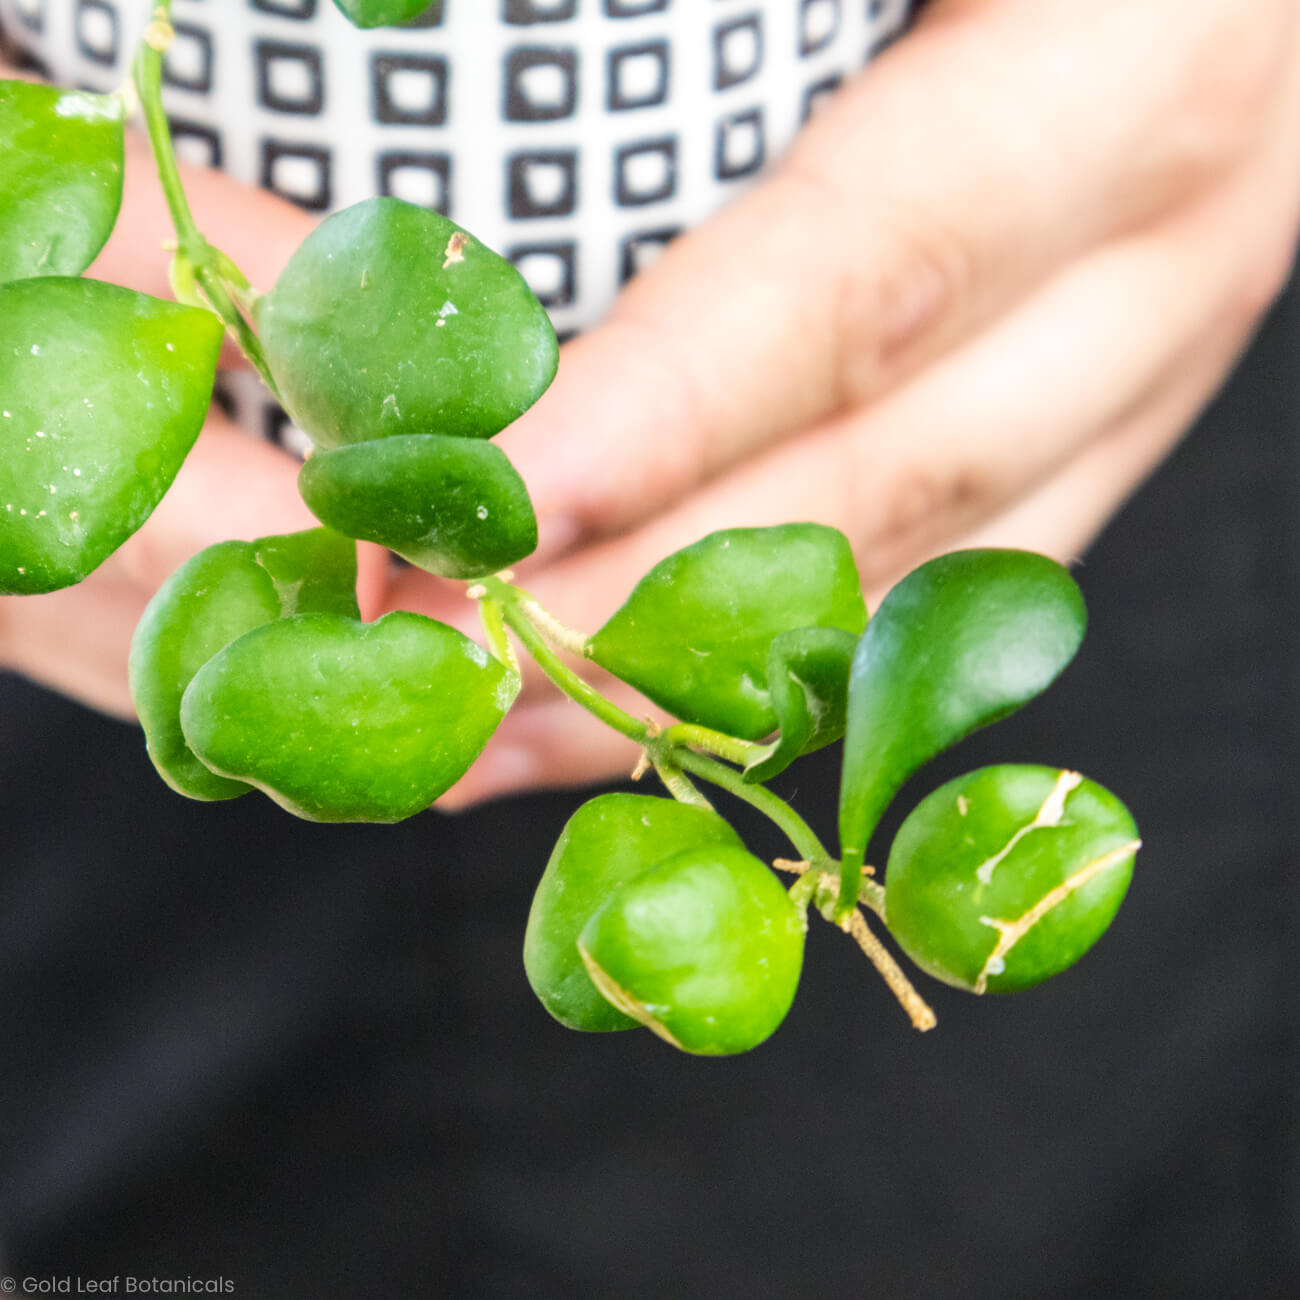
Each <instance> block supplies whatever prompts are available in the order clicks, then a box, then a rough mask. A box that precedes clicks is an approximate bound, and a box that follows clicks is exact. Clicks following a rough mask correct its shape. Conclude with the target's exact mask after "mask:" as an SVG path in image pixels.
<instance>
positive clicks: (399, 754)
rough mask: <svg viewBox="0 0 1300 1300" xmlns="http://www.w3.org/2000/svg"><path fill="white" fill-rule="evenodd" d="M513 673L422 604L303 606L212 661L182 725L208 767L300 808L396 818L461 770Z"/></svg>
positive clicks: (331, 817) (303, 813)
mask: <svg viewBox="0 0 1300 1300" xmlns="http://www.w3.org/2000/svg"><path fill="white" fill-rule="evenodd" d="M515 686H516V681H515V678H514V676H513V674H507V672H506V670H505V669H504V668H502V666H501V665H500V664H499V663H498V662H497V661H496V660H495V659H492V658H490V657H489V656H488V654H487V652H486V651H484V650H483V649H482V648H481V647H479V646H477V645H475V643H474V642H473V641H471V640H470V639H469V638H468V637H466V636H462V635H461V633H459V632H457V631H456V630H455V629H454V628H450V627H448V626H446V624H444V623H437V622H435V621H434V620H433V619H429V618H424V617H423V616H422V615H419V614H410V613H406V612H405V611H398V612H397V613H394V614H386V615H385V616H384V617H383V618H381V619H379V620H378V622H375V623H358V622H356V621H355V620H352V619H348V618H342V617H340V616H338V615H333V614H299V615H296V616H295V617H293V618H286V619H280V620H279V621H277V622H273V623H267V624H266V625H264V626H262V627H259V628H255V629H254V630H253V631H251V632H248V633H246V634H245V635H244V636H242V637H240V638H239V639H238V640H237V641H232V642H231V643H230V644H229V645H228V646H226V648H225V649H224V650H222V651H220V652H219V653H218V654H217V655H216V656H215V657H214V658H212V659H210V660H208V662H207V663H206V664H205V665H204V666H203V667H202V668H200V669H199V671H198V672H197V673H196V674H195V676H194V679H193V681H191V682H190V684H189V687H188V688H187V689H186V691H185V695H184V697H183V698H182V700H181V727H182V729H183V731H184V733H185V740H186V742H187V743H188V744H189V746H190V748H191V749H192V750H193V751H194V752H195V753H196V754H197V755H198V756H199V758H201V759H202V760H203V762H204V763H206V764H207V766H208V767H210V768H212V770H213V771H215V772H219V773H221V774H222V775H224V776H229V777H231V778H232V779H234V780H236V781H245V782H247V783H248V784H249V785H254V786H257V787H258V788H259V789H260V790H263V791H265V793H266V794H268V795H269V796H270V797H271V798H272V799H274V800H275V801H276V803H278V804H280V805H281V806H282V807H284V808H287V809H288V810H289V811H290V812H292V813H295V814H297V816H299V817H304V818H306V819H307V820H309V821H321V822H346V821H368V822H395V821H401V820H402V819H403V818H405V817H410V816H411V815H412V814H414V813H417V812H419V811H420V810H421V809H422V808H425V807H427V806H428V805H429V804H431V803H432V802H433V801H434V800H435V799H436V798H437V797H438V796H439V795H440V794H442V793H443V792H444V791H446V790H447V789H448V788H449V787H450V786H451V785H452V784H454V783H455V782H456V781H457V780H458V779H459V778H460V777H461V776H462V775H463V774H464V773H465V771H466V770H467V769H468V768H469V766H470V764H471V763H472V762H473V761H474V759H475V758H476V757H477V756H478V754H479V751H480V750H482V748H483V746H484V745H485V744H486V743H487V740H488V737H489V736H491V734H492V732H493V731H494V730H495V729H496V727H497V724H498V723H499V722H500V721H501V719H502V717H503V716H504V715H505V711H506V709H507V708H508V707H509V704H510V701H511V699H512V698H513V694H514V690H515Z"/></svg>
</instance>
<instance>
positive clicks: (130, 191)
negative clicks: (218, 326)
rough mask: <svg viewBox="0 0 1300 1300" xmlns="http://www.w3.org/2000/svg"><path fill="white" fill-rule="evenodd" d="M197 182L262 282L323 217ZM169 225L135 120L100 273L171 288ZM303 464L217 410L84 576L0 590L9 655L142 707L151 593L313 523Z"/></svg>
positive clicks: (109, 702)
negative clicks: (140, 669) (138, 631)
mask: <svg viewBox="0 0 1300 1300" xmlns="http://www.w3.org/2000/svg"><path fill="white" fill-rule="evenodd" d="M4 75H7V74H6V72H5V70H3V69H0V76H4ZM185 183H186V190H187V193H188V195H189V197H190V201H191V204H192V206H193V207H194V209H195V212H196V214H197V216H198V218H199V221H200V222H201V223H203V224H204V225H205V228H206V229H208V230H209V231H211V232H212V233H213V238H214V240H215V242H216V243H217V244H218V246H219V247H222V248H223V250H224V251H226V252H227V253H229V254H230V255H231V256H232V257H233V258H234V259H235V260H236V262H237V263H239V264H240V265H241V266H243V267H244V269H245V270H246V272H247V273H248V274H249V275H250V277H252V278H253V280H254V283H256V284H261V285H269V284H270V283H271V282H272V281H273V280H274V278H275V276H276V274H277V273H278V271H279V269H280V266H281V265H282V264H283V263H284V262H285V261H287V260H288V257H289V255H290V253H291V252H292V251H293V249H294V248H295V247H296V246H297V244H298V242H299V241H300V240H301V239H303V238H304V237H305V236H306V234H307V233H308V232H309V231H310V230H311V227H312V225H313V222H312V220H311V218H309V217H307V216H306V215H305V214H303V213H302V212H300V211H299V210H298V209H296V208H294V207H292V206H291V205H290V204H288V203H285V202H283V201H281V200H279V199H276V198H274V197H272V196H271V195H269V194H266V193H264V192H262V191H260V190H254V189H250V188H249V187H247V186H243V185H240V184H238V183H236V182H234V181H231V180H229V179H228V178H227V177H224V176H221V175H219V174H217V173H215V172H211V171H207V170H204V169H199V168H187V169H185ZM171 237H172V229H171V225H170V220H169V218H168V214H167V207H166V204H165V203H164V201H163V198H162V192H161V189H160V187H159V184H158V180H157V176H156V173H155V170H154V167H153V163H152V161H151V159H150V157H149V148H148V145H147V143H146V142H145V141H144V140H143V138H141V137H138V136H136V135H135V134H134V133H133V132H128V133H127V160H126V186H125V193H124V196H123V204H122V212H121V216H120V218H119V220H118V223H117V226H116V229H115V231H114V234H113V237H112V239H111V240H110V241H109V243H108V245H107V246H106V247H105V249H104V251H103V252H102V253H101V255H100V256H99V258H98V259H97V260H96V262H95V264H94V265H93V266H92V267H91V269H90V271H89V272H88V274H89V275H91V276H94V277H96V278H100V279H105V280H110V281H113V282H115V283H118V284H125V285H128V286H129V287H131V288H134V289H139V290H142V291H144V292H146V293H152V294H155V295H157V296H159V297H170V296H171V291H170V289H169V287H168V283H167V258H166V256H165V255H164V254H163V253H162V251H161V246H162V244H163V242H164V241H165V240H167V239H169V238H171ZM224 363H225V364H231V365H237V364H240V359H239V357H238V353H237V351H236V350H234V349H227V353H226V356H225V358H224ZM297 474H298V462H297V461H295V460H294V459H293V457H291V456H289V455H287V454H285V453H284V452H282V451H280V450H278V449H277V448H275V447H272V446H270V445H269V444H267V443H264V442H260V441H258V440H257V439H254V438H250V437H249V436H248V435H247V434H245V433H242V432H241V431H240V430H238V429H237V428H236V427H235V426H234V425H233V424H232V423H231V422H230V421H229V420H228V419H227V418H226V417H225V416H223V415H222V414H221V412H220V411H219V410H217V409H215V408H214V409H213V411H212V412H211V414H210V415H209V418H208V420H207V423H206V425H205V427H204V430H203V433H202V434H200V436H199V440H198V443H197V444H196V446H195V449H194V451H193V452H192V453H191V455H190V457H189V459H188V460H187V461H186V463H185V465H184V467H183V468H182V469H181V471H180V474H179V475H178V476H177V478H176V481H175V483H174V484H173V485H172V487H171V489H170V490H169V491H168V493H167V495H166V496H165V497H164V499H163V501H162V503H161V504H160V505H159V507H158V508H157V509H156V510H155V511H154V513H153V515H152V516H151V517H150V519H149V521H148V522H147V523H146V524H145V525H144V527H143V528H142V529H140V531H139V532H138V533H136V534H135V536H133V537H132V538H131V539H130V540H129V541H128V542H126V544H125V545H123V546H122V547H121V548H120V549H119V550H118V551H117V552H116V553H114V554H113V555H112V556H111V557H110V558H109V559H108V560H107V561H106V562H105V563H104V564H102V565H101V566H100V567H99V568H98V569H97V570H96V571H95V572H94V573H93V574H92V575H91V576H90V577H89V578H88V579H86V581H84V582H82V583H81V584H79V585H78V586H75V587H69V588H66V589H64V590H62V591H56V592H52V593H50V594H49V595H43V596H7V597H0V667H5V668H12V669H15V670H17V671H18V672H21V673H24V674H25V675H27V676H29V677H32V678H34V679H35V680H38V681H41V682H43V683H45V684H46V685H48V686H51V687H53V688H55V689H56V690H59V691H62V692H64V693H65V694H68V695H72V696H75V697H76V698H78V699H80V700H82V701H83V702H85V703H87V704H90V705H92V706H94V707H95V708H99V709H102V710H104V711H105V712H109V713H116V714H119V715H121V716H124V717H129V716H131V715H132V713H133V710H132V706H131V699H130V695H129V692H128V690H127V679H126V661H127V653H128V650H129V648H130V644H131V635H132V633H133V631H134V630H135V625H136V623H137V622H138V621H139V619H140V615H141V614H142V613H143V611H144V607H145V605H146V603H147V602H148V600H149V598H150V597H151V596H152V595H153V593H154V592H155V591H156V590H157V588H158V587H159V585H160V584H161V583H162V582H163V580H164V579H165V578H166V577H167V576H168V575H169V574H170V573H171V572H172V571H173V570H174V569H175V568H177V566H178V565H180V564H181V562H182V561H184V560H185V559H187V558H188V557H189V556H190V555H192V554H193V553H194V552H195V551H198V550H201V549H202V548H203V547H205V546H208V545H210V544H212V543H214V542H219V541H224V540H226V539H227V538H233V537H240V538H250V539H251V538H254V537H259V536H263V535H265V534H267V533H272V532H288V531H292V530H294V529H298V528H310V527H312V526H314V525H315V522H316V521H315V520H314V519H313V518H312V516H311V513H310V512H309V511H308V510H307V507H306V506H305V505H303V503H302V500H301V498H300V497H299V495H298V491H297ZM361 551H362V554H361V569H360V575H361V583H360V586H361V590H360V593H359V594H360V597H361V600H362V603H363V608H366V607H367V604H368V607H369V608H370V609H371V610H372V611H373V608H374V606H375V604H376V603H377V600H378V597H379V594H380V589H381V586H382V572H383V568H384V563H385V560H384V557H383V555H382V553H380V552H379V551H378V550H377V548H374V547H364V546H363V547H362V548H361Z"/></svg>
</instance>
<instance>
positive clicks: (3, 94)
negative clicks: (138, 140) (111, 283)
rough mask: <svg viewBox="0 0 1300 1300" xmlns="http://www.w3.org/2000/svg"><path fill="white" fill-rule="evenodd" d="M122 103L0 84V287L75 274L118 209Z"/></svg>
mask: <svg viewBox="0 0 1300 1300" xmlns="http://www.w3.org/2000/svg"><path fill="white" fill-rule="evenodd" d="M122 118H123V113H122V101H121V100H120V99H119V98H118V97H117V96H116V95H95V94H92V93H90V92H88V91H82V90H59V89H58V88H57V87H54V86H42V85H37V84H34V83H30V82H26V81H0V282H3V281H5V280H22V279H25V278H26V277H28V276H34V275H80V274H81V273H82V271H84V270H85V269H86V267H88V266H89V265H90V264H91V262H93V261H94V260H95V255H96V254H97V253H98V252H99V250H100V249H101V248H103V246H104V241H105V240H107V239H108V237H109V235H110V234H111V233H112V230H113V223H114V222H115V221H116V220H117V212H118V208H120V207H121V205H122Z"/></svg>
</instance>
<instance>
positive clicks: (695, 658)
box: [589, 524, 867, 740]
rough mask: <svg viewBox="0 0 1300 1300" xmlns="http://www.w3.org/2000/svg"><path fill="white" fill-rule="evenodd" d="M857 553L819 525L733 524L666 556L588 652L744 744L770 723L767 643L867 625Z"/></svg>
mask: <svg viewBox="0 0 1300 1300" xmlns="http://www.w3.org/2000/svg"><path fill="white" fill-rule="evenodd" d="M866 622H867V609H866V605H865V604H864V603H863V600H862V590H861V586H860V584H859V581H858V571H857V568H856V566H855V565H854V563H853V552H852V551H851V550H850V548H849V543H848V539H847V538H846V537H845V536H844V534H843V533H840V532H837V531H836V530H835V529H834V528H827V527H825V526H824V525H822V524H779V525H777V526H775V527H772V528H731V529H727V530H725V531H723V532H718V533H711V534H709V536H708V537H705V538H704V539H703V540H701V541H698V542H696V543H695V544H694V545H693V546H688V547H686V548H684V549H683V550H680V551H677V552H675V553H674V554H673V555H670V556H668V558H667V559H665V560H661V561H660V562H659V563H658V564H656V565H655V567H654V568H653V569H651V570H650V572H649V573H647V574H646V576H645V577H644V578H642V579H641V581H640V582H639V583H637V585H636V587H635V588H634V589H633V591H632V594H631V595H630V596H629V597H628V599H627V601H626V602H625V603H624V605H623V606H622V608H620V609H619V610H618V611H617V612H616V613H615V614H614V616H613V617H612V618H611V619H610V620H609V622H607V623H606V624H605V626H604V627H602V628H601V629H600V631H599V632H597V633H596V635H595V636H593V637H592V638H591V642H590V645H589V649H590V654H591V658H592V659H594V660H595V661H596V663H598V664H599V665H600V666H601V667H602V668H605V669H607V670H608V671H609V672H611V673H613V674H614V676H615V677H619V678H621V679H622V680H623V681H625V682H628V683H630V684H631V685H633V686H635V687H636V688H637V690H639V691H641V692H642V693H643V694H645V695H647V696H649V698H650V699H652V700H654V702H655V703H656V704H659V705H661V706H662V707H663V708H665V709H667V710H669V712H671V713H673V714H674V715H675V716H677V717H679V718H681V719H683V720H684V721H686V722H694V723H698V724H700V725H702V726H706V727H712V728H714V729H716V730H718V731H723V732H726V733H728V734H729V735H732V736H740V737H742V738H744V739H746V740H759V739H761V738H762V737H763V736H766V735H768V734H769V733H770V732H771V731H772V730H773V729H774V728H775V727H776V725H777V713H776V709H775V708H774V707H773V701H772V695H771V690H770V688H769V685H768V649H769V647H770V646H771V644H772V639H773V638H774V637H776V636H779V635H780V634H781V633H782V632H787V631H789V630H791V629H793V628H807V627H832V628H839V629H841V630H843V631H846V632H850V633H853V634H857V633H860V632H861V631H862V629H863V628H864V627H865V626H866Z"/></svg>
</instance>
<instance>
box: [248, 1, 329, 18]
mask: <svg viewBox="0 0 1300 1300" xmlns="http://www.w3.org/2000/svg"><path fill="white" fill-rule="evenodd" d="M249 3H250V4H251V5H252V6H253V8H254V9H260V10H261V11H262V12H263V13H264V14H275V15H276V16H277V17H279V18H294V19H297V21H298V22H306V21H307V19H308V18H315V17H316V0H249Z"/></svg>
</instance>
